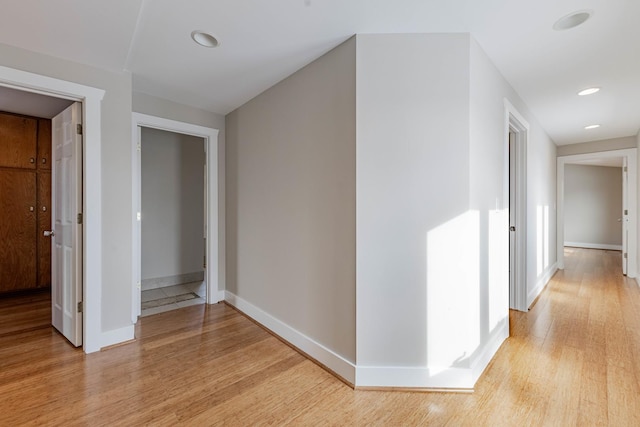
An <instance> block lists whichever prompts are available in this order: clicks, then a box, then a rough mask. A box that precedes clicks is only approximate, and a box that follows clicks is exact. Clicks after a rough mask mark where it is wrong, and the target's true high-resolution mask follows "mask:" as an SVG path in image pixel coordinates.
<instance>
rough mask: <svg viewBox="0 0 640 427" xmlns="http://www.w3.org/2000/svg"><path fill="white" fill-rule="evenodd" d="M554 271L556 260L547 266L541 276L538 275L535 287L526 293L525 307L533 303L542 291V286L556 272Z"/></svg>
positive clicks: (556, 267)
mask: <svg viewBox="0 0 640 427" xmlns="http://www.w3.org/2000/svg"><path fill="white" fill-rule="evenodd" d="M556 271H558V263H557V262H556V263H554V264H553V265H552V266H551V267H549V268H548V269H547V271H546V272H545V273H544V274H543V275H542V276H540V278H539V279H538V281H537V282H536V285H535V287H534V288H533V289H531V290H530V291H529V293H528V295H527V308H528V307H531V304H533V302H534V301H535V299H536V298H538V295H540V293H542V291H543V290H544V287H545V286H547V283H549V281H550V280H551V278H552V277H553V275H554V274H556Z"/></svg>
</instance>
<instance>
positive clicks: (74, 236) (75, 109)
mask: <svg viewBox="0 0 640 427" xmlns="http://www.w3.org/2000/svg"><path fill="white" fill-rule="evenodd" d="M81 117H82V109H81V104H79V103H75V104H73V105H71V106H70V107H69V108H67V109H66V110H64V111H63V112H62V113H60V114H59V115H58V116H56V117H54V118H53V121H52V131H53V132H52V133H53V135H52V146H53V148H52V155H53V161H54V164H53V171H52V175H51V179H52V182H53V185H54V197H53V200H52V222H53V224H54V227H53V230H54V233H55V234H54V236H53V248H52V277H51V304H52V323H53V326H54V327H55V328H56V329H57V330H59V331H60V332H61V333H62V334H63V335H64V336H65V337H66V338H67V339H68V340H69V341H70V342H71V343H72V344H73V345H75V346H80V345H82V312H81V311H80V310H79V308H78V303H80V302H81V301H82V224H81V223H80V221H79V220H78V215H79V214H81V209H82V135H80V134H78V133H77V132H76V129H77V126H78V124H80V120H81Z"/></svg>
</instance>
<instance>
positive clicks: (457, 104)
mask: <svg viewBox="0 0 640 427" xmlns="http://www.w3.org/2000/svg"><path fill="white" fill-rule="evenodd" d="M356 93H357V96H356V99H357V191H356V193H357V196H356V197H357V216H356V218H357V248H358V250H357V261H356V265H357V307H358V310H357V325H358V329H357V365H358V379H357V383H358V384H359V385H371V384H370V383H373V382H378V381H379V380H381V379H382V378H381V377H382V376H384V375H387V374H388V375H391V376H397V374H398V372H397V371H396V372H390V371H389V368H392V367H402V368H415V367H418V368H425V367H426V366H428V365H430V364H433V365H434V366H435V365H442V363H445V362H446V364H445V366H444V367H447V368H448V367H449V365H450V364H455V363H456V362H455V359H456V358H460V359H464V354H463V352H464V349H462V348H461V347H460V345H461V343H460V342H459V340H460V339H464V338H463V336H464V335H466V333H465V332H466V331H465V328H466V325H467V322H466V320H465V319H463V320H461V321H460V322H455V323H453V324H451V323H449V322H448V320H450V319H451V318H452V317H455V316H456V315H458V314H460V315H463V316H464V313H465V311H466V304H465V302H464V298H463V302H462V305H465V308H461V307H460V306H458V305H457V302H458V301H456V294H458V292H460V293H463V292H464V291H463V290H465V289H467V285H468V282H467V281H466V278H465V277H456V275H455V273H454V271H448V272H445V270H446V268H442V267H440V268H439V267H438V266H437V265H434V264H437V263H438V261H443V262H447V263H448V264H447V265H449V264H450V266H451V267H453V266H456V267H460V268H462V269H463V270H464V269H465V265H464V264H465V262H467V261H468V260H467V259H466V258H465V257H459V258H458V257H455V258H453V259H446V258H445V259H443V258H442V257H439V256H438V255H439V254H442V253H443V251H444V252H446V253H450V252H449V248H450V247H452V246H455V245H459V246H458V247H459V248H460V249H461V250H462V251H464V248H465V247H467V246H468V245H469V244H473V243H472V242H473V239H474V237H473V236H465V235H463V234H457V233H455V232H454V230H452V229H451V228H452V227H451V225H450V224H455V223H457V222H461V223H463V225H462V226H464V223H466V222H467V221H468V220H470V218H468V217H467V215H468V206H469V119H468V118H469V103H468V99H469V37H468V36H467V35H463V34H460V35H426V34H416V35H358V36H357V91H356ZM453 228H455V226H454V227H453ZM438 230H439V231H438ZM434 231H435V234H432V232H434ZM434 239H435V240H434ZM447 239H453V240H452V242H451V244H449V242H448V241H447ZM429 268H431V270H429ZM433 273H435V275H434V274H433ZM430 291H436V292H430ZM430 309H431V310H436V309H438V314H439V317H438V316H434V312H433V311H431V312H430V311H429V310H430ZM465 317H466V316H465ZM437 329H439V330H440V331H446V334H447V337H444V336H443V335H442V333H439V334H438V337H435V336H433V335H430V333H429V332H430V331H435V330H437ZM447 338H448V339H449V340H450V343H449V345H453V347H454V348H455V349H456V350H461V351H460V352H459V353H456V354H455V357H452V358H451V359H450V360H446V361H443V360H442V354H448V353H449V349H447V348H443V347H440V350H441V352H440V354H435V353H433V352H431V353H430V352H429V350H430V349H432V348H434V347H436V346H440V344H442V342H440V341H441V340H443V339H444V340H446V339H447ZM462 345H463V346H464V343H462ZM432 346H433V347H432ZM430 359H432V360H430ZM433 359H435V360H433ZM463 363H464V361H463ZM419 376H420V377H421V376H422V374H417V375H416V378H415V380H416V381H420V380H421V378H418V377H419ZM386 385H389V384H386ZM396 385H399V384H396Z"/></svg>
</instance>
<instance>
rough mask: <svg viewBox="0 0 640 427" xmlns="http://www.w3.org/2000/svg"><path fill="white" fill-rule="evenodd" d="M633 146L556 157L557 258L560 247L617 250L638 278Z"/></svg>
mask: <svg viewBox="0 0 640 427" xmlns="http://www.w3.org/2000/svg"><path fill="white" fill-rule="evenodd" d="M636 163H637V162H636V149H635V148H634V149H626V150H613V151H607V152H600V153H588V154H579V155H572V156H562V157H558V242H557V247H558V261H559V263H558V264H559V268H564V250H565V249H564V248H565V247H582V248H590V249H605V250H614V251H619V253H620V257H621V261H622V262H621V266H622V271H621V273H622V274H625V275H627V276H629V277H632V278H633V277H636V275H637V266H636V253H637V239H636V230H637V213H636V209H635V206H636V204H635V203H636V200H637V195H636V194H635V193H636V188H637V185H636V176H637V170H636Z"/></svg>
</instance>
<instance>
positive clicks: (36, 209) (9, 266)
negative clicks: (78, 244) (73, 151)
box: [0, 113, 51, 293]
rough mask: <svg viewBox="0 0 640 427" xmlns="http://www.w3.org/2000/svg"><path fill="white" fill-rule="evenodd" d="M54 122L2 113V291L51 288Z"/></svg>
mask: <svg viewBox="0 0 640 427" xmlns="http://www.w3.org/2000/svg"><path fill="white" fill-rule="evenodd" d="M50 159H51V120H49V119H39V118H36V117H26V116H20V115H16V114H10V113H0V293H5V292H12V291H17V290H26V289H35V288H45V287H49V286H51V239H50V238H48V237H44V236H43V232H44V231H45V230H50V229H51V160H50Z"/></svg>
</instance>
